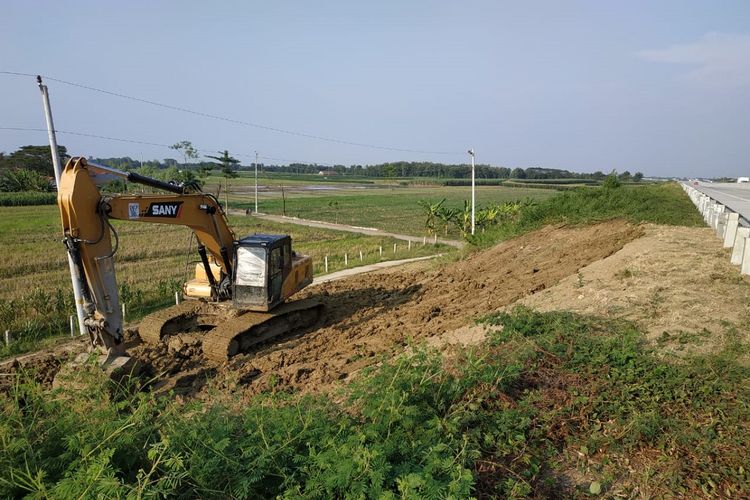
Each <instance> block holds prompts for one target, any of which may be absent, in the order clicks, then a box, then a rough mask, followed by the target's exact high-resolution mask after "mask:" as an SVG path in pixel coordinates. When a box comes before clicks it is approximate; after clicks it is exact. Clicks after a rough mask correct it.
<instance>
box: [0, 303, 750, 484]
mask: <svg viewBox="0 0 750 500" xmlns="http://www.w3.org/2000/svg"><path fill="white" fill-rule="evenodd" d="M483 321H484V322H486V323H488V324H490V325H494V326H498V327H500V328H497V329H494V330H493V332H492V333H491V334H490V337H489V338H488V340H487V341H486V343H485V344H484V345H482V346H479V347H476V348H473V349H468V350H465V351H461V352H458V353H455V355H454V356H452V357H451V358H450V360H446V359H443V358H442V357H441V356H440V354H439V353H437V352H434V351H431V350H427V349H424V348H419V347H417V346H415V347H414V348H413V349H411V350H410V351H411V353H410V354H409V355H402V356H400V357H398V358H395V359H392V360H390V361H389V360H387V359H386V360H384V361H383V363H382V364H381V365H380V366H378V367H374V368H371V369H370V370H369V371H367V372H366V373H365V374H363V375H362V376H361V377H359V378H358V379H355V381H353V382H352V384H351V385H350V386H347V387H345V388H342V391H343V392H344V394H343V396H337V397H336V399H335V402H334V401H333V400H331V399H329V398H327V397H325V396H304V397H300V396H294V395H289V394H284V393H283V392H276V393H274V394H266V395H260V396H258V397H256V398H255V399H253V400H251V401H250V402H243V403H242V404H238V405H237V407H236V408H232V407H226V406H223V405H221V404H199V403H191V404H188V405H178V404H176V403H167V402H165V401H164V400H157V399H155V398H153V397H152V396H151V395H150V394H148V393H138V392H134V391H133V390H132V388H130V387H127V386H125V387H113V386H111V385H110V386H108V385H107V384H106V383H105V382H104V381H103V380H102V379H101V377H102V376H101V375H100V374H99V375H97V373H96V371H95V370H93V371H91V372H84V373H83V374H81V377H83V378H82V379H81V380H80V382H81V383H79V384H78V385H77V387H76V389H75V390H63V391H62V392H58V393H56V394H55V397H50V396H49V395H48V394H45V393H44V392H43V391H42V390H41V388H40V387H39V386H37V385H36V384H34V383H32V382H28V381H25V379H24V378H23V377H21V378H19V379H18V380H17V383H16V384H15V385H14V386H13V387H12V389H11V390H10V392H9V393H7V394H0V408H1V410H2V412H3V415H4V417H5V418H4V419H3V420H2V421H0V443H2V446H0V496H4V497H14V496H20V495H23V494H32V495H37V496H45V495H46V496H51V497H73V496H75V497H79V496H87V495H98V496H105V497H109V496H133V497H137V496H166V497H182V498H194V497H212V498H219V497H262V498H267V497H275V496H283V497H286V498H288V497H295V498H296V497H327V498H330V497H360V498H361V497H383V498H394V497H396V496H401V497H409V498H410V497H433V496H449V497H455V498H466V497H469V496H472V495H477V496H484V497H491V496H504V497H523V496H533V497H540V496H550V495H557V496H572V495H576V494H581V493H583V494H587V493H588V492H591V491H593V490H600V491H601V492H607V491H610V490H611V489H612V488H614V487H615V485H616V486H617V488H618V489H619V490H623V491H626V492H627V491H629V492H631V493H632V492H636V491H640V492H646V493H648V494H650V495H652V496H655V497H660V496H665V495H682V496H687V497H695V496H706V495H723V496H736V497H742V496H746V495H748V494H750V491H749V490H748V485H749V484H750V473H749V472H748V470H747V466H746V458H745V457H746V446H747V443H748V442H749V440H750V423H749V422H748V415H750V389H749V388H748V387H747V385H746V384H745V383H744V382H745V381H746V380H747V377H748V376H749V375H750V369H748V368H747V367H746V366H743V365H741V364H740V363H738V362H737V360H736V355H735V354H734V353H732V352H724V353H721V354H720V355H716V356H701V357H690V358H687V359H684V360H681V362H680V364H670V363H666V362H664V361H663V360H660V359H658V358H657V357H656V356H654V355H653V354H652V353H651V352H650V351H649V350H648V349H647V348H646V347H645V346H644V344H643V343H642V341H641V339H642V335H641V333H640V332H639V331H638V330H637V329H636V328H635V327H634V326H633V325H632V324H630V323H627V322H623V321H611V320H605V319H601V318H592V317H585V316H579V315H575V314H571V313H537V312H533V311H529V310H527V309H516V310H513V311H511V312H507V313H501V314H494V315H492V316H489V317H487V318H485V319H484V320H483ZM719 374H720V375H719ZM86 377H87V378H86ZM567 449H570V450H576V452H575V453H573V455H575V458H572V457H571V458H566V457H567V456H568V455H566V453H565V450H567ZM578 451H580V455H579V454H578ZM624 460H628V461H629V462H628V463H638V464H640V469H639V470H641V471H645V472H643V473H641V472H636V473H632V474H628V473H627V472H626V470H627V467H625V466H624V465H623V464H624V463H625V462H623V461H624ZM576 467H587V468H590V469H591V470H593V471H594V472H595V474H596V475H595V477H593V478H591V477H587V478H586V479H585V480H583V482H577V483H575V484H569V482H570V478H567V477H565V475H564V471H566V470H570V469H571V468H576ZM592 479H594V480H595V481H594V482H596V483H599V487H598V488H597V487H596V486H595V485H594V482H592V481H591V480H592Z"/></svg>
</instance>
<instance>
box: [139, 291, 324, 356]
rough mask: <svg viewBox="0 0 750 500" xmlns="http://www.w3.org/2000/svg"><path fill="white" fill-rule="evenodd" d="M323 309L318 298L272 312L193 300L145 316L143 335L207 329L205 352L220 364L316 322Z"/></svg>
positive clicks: (151, 338)
mask: <svg viewBox="0 0 750 500" xmlns="http://www.w3.org/2000/svg"><path fill="white" fill-rule="evenodd" d="M323 310H324V306H323V303H322V302H320V301H319V300H315V299H305V300H297V301H294V302H288V303H285V304H282V305H280V306H277V307H276V308H274V310H273V311H272V312H255V311H241V310H237V309H233V308H232V307H230V306H226V305H221V304H212V303H206V302H199V301H189V302H183V303H182V304H180V305H176V306H172V307H169V308H167V309H164V310H162V311H157V312H155V313H153V314H151V315H149V316H147V317H145V318H144V319H143V321H142V322H141V325H140V327H139V335H140V337H141V339H142V340H143V341H144V342H147V343H150V344H157V343H159V342H160V341H161V340H162V339H163V338H165V337H167V336H169V335H172V334H174V333H180V332H187V331H204V332H205V335H204V337H203V354H204V355H205V356H206V358H208V360H209V361H211V362H213V363H219V364H220V363H223V362H225V361H227V360H228V359H229V358H231V357H232V356H234V355H236V354H239V353H241V352H247V351H248V350H249V349H250V347H252V346H253V345H255V344H258V343H260V342H264V341H266V340H269V339H272V338H274V337H278V336H281V335H285V334H288V333H291V332H294V331H297V330H300V329H303V328H306V327H309V326H312V325H314V324H316V323H317V322H318V321H319V320H320V319H321V318H322V316H323Z"/></svg>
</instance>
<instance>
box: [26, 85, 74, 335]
mask: <svg viewBox="0 0 750 500" xmlns="http://www.w3.org/2000/svg"><path fill="white" fill-rule="evenodd" d="M36 81H37V83H38V84H39V90H40V91H41V92H42V104H43V105H44V117H45V119H46V120H47V135H48V136H49V148H50V152H51V153H52V167H53V170H54V171H55V185H56V186H57V189H58V190H59V189H60V176H61V175H62V166H61V165H60V154H59V151H58V149H57V137H56V136H55V124H54V122H53V121H52V107H51V106H50V103H49V93H48V92H47V86H46V85H43V84H42V77H41V76H37V77H36ZM65 253H67V254H68V268H69V269H70V280H71V281H72V282H73V299H74V301H75V306H76V316H77V317H78V330H79V331H80V332H81V334H83V332H85V331H86V327H85V325H84V324H83V320H84V314H83V290H82V289H81V282H80V281H79V280H78V279H77V278H76V276H77V275H78V271H77V269H76V265H75V263H74V262H73V257H71V256H70V253H69V252H65Z"/></svg>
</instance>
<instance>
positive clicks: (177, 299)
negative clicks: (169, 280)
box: [174, 292, 180, 306]
mask: <svg viewBox="0 0 750 500" xmlns="http://www.w3.org/2000/svg"><path fill="white" fill-rule="evenodd" d="M174 305H176V306H179V305H180V292H175V293H174Z"/></svg>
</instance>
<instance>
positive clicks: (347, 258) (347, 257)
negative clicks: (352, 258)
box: [344, 253, 349, 267]
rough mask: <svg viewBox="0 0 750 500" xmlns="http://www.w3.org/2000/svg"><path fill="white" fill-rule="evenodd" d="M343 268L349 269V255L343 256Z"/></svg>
mask: <svg viewBox="0 0 750 500" xmlns="http://www.w3.org/2000/svg"><path fill="white" fill-rule="evenodd" d="M344 267H349V255H348V254H346V253H345V254H344Z"/></svg>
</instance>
